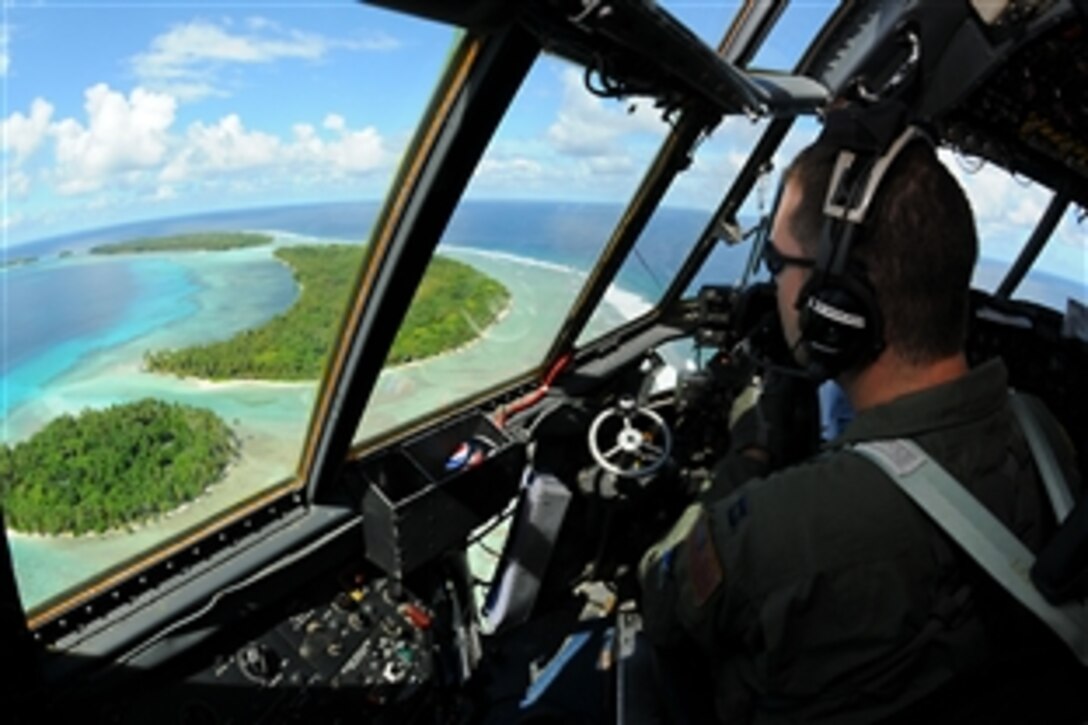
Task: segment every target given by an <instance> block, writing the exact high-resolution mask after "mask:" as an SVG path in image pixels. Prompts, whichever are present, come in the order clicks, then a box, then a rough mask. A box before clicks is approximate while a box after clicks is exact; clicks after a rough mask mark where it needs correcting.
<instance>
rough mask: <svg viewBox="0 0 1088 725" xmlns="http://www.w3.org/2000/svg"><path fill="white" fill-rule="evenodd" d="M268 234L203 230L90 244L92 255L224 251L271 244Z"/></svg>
mask: <svg viewBox="0 0 1088 725" xmlns="http://www.w3.org/2000/svg"><path fill="white" fill-rule="evenodd" d="M271 243H272V237H270V236H268V235H267V234H253V233H250V232H203V233H200V234H176V235H174V236H171V237H154V238H145V239H132V240H130V241H127V242H116V243H114V244H101V245H99V246H97V247H91V254H128V253H130V252H197V251H204V252H223V251H226V250H228V249H241V248H243V247H261V246H264V245H265V244H271Z"/></svg>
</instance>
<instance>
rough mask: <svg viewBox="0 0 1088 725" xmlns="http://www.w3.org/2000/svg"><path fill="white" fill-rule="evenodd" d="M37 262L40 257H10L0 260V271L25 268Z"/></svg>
mask: <svg viewBox="0 0 1088 725" xmlns="http://www.w3.org/2000/svg"><path fill="white" fill-rule="evenodd" d="M37 261H38V257H8V258H7V259H0V269H9V268H12V267H25V266H27V265H30V264H34V263H35V262H37Z"/></svg>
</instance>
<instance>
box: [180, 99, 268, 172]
mask: <svg viewBox="0 0 1088 725" xmlns="http://www.w3.org/2000/svg"><path fill="white" fill-rule="evenodd" d="M283 156H284V153H283V144H282V143H281V142H280V139H279V137H277V136H274V135H272V134H268V133H264V132H261V131H248V130H246V128H245V126H244V124H243V123H242V119H241V118H239V117H238V115H237V114H234V113H232V114H230V115H228V116H224V117H223V118H222V119H220V120H219V122H218V123H215V124H212V125H205V124H204V123H201V122H199V121H198V122H197V123H194V124H193V125H191V126H190V127H189V130H188V132H187V133H186V137H185V142H184V146H183V147H182V149H181V151H180V152H179V153H178V154H177V155H176V156H174V158H173V159H171V161H170V162H169V163H168V164H167V165H166V167H165V168H164V169H163V170H162V173H161V174H160V179H161V180H162V181H164V182H174V181H185V180H188V179H190V178H191V177H192V176H193V175H202V174H207V173H209V172H231V171H241V170H245V169H253V168H259V167H262V166H271V165H273V164H276V163H277V162H279V161H280V160H282V159H283Z"/></svg>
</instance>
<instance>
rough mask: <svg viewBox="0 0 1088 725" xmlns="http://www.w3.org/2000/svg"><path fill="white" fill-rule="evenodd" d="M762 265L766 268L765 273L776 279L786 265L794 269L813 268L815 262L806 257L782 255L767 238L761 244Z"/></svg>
mask: <svg viewBox="0 0 1088 725" xmlns="http://www.w3.org/2000/svg"><path fill="white" fill-rule="evenodd" d="M763 264H764V266H766V267H767V271H768V272H770V273H771V276H772V277H777V276H778V275H779V273H780V272H781V271H782V270H783V269H785V268H786V266H787V265H790V264H792V265H793V266H795V267H815V266H816V260H815V259H808V258H807V257H791V256H789V255H786V254H782V252H780V251H778V248H777V247H775V246H774V243H773V242H772V241H771V239H770V238H768V239H767V240H765V241H764V242H763Z"/></svg>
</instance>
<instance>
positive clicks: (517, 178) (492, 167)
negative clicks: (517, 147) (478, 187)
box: [473, 156, 545, 184]
mask: <svg viewBox="0 0 1088 725" xmlns="http://www.w3.org/2000/svg"><path fill="white" fill-rule="evenodd" d="M544 175H545V168H544V165H543V164H541V163H540V162H539V161H537V160H536V159H530V158H527V157H523V156H520V157H513V158H491V157H488V158H485V159H483V160H482V161H481V162H480V166H479V168H477V169H476V174H475V176H474V178H473V181H476V180H477V179H479V180H480V181H483V182H486V181H489V180H490V181H500V182H502V183H504V184H510V183H512V182H525V181H536V180H538V179H540V178H541V177H543V176H544Z"/></svg>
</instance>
